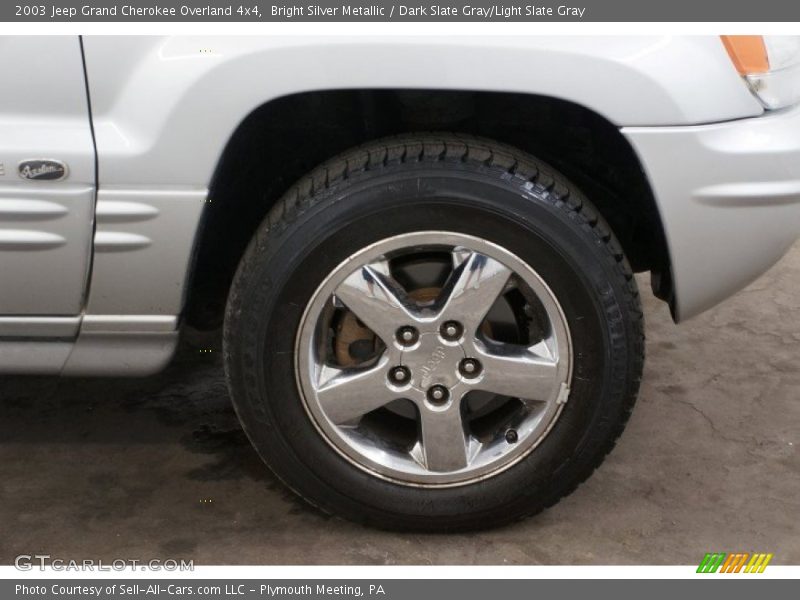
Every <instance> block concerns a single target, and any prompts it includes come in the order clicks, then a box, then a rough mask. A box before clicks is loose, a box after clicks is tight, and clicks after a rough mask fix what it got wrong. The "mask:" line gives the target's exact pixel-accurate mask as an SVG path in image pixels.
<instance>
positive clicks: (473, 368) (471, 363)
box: [458, 358, 482, 379]
mask: <svg viewBox="0 0 800 600" xmlns="http://www.w3.org/2000/svg"><path fill="white" fill-rule="evenodd" d="M481 369H482V367H481V363H479V362H478V361H477V360H475V359H474V358H465V359H464V360H462V361H461V363H460V364H459V365H458V371H459V372H460V373H461V374H462V375H463V376H464V377H466V378H467V379H472V378H474V377H477V376H478V375H480V374H481Z"/></svg>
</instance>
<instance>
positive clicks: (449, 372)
mask: <svg viewBox="0 0 800 600" xmlns="http://www.w3.org/2000/svg"><path fill="white" fill-rule="evenodd" d="M465 356H466V355H465V353H464V350H463V349H462V348H461V345H460V344H458V343H454V342H445V341H444V340H442V339H441V337H440V336H439V334H437V333H423V334H422V335H420V337H419V343H418V344H417V345H415V346H414V347H413V348H408V349H405V350H403V354H402V356H401V359H400V363H401V364H402V365H403V366H404V367H406V368H408V369H409V370H410V371H411V381H412V383H411V385H412V386H413V387H414V388H416V389H418V390H420V391H422V392H425V391H426V390H428V389H429V388H430V387H431V386H434V385H442V386H444V387H446V388H447V389H449V390H451V389H452V388H453V387H455V386H456V385H458V384H459V383H460V379H459V377H458V364H459V362H460V361H462V360H463V359H464V358H465Z"/></svg>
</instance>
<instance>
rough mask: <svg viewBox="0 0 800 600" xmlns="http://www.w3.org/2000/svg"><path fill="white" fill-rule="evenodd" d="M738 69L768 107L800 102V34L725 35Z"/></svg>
mask: <svg viewBox="0 0 800 600" xmlns="http://www.w3.org/2000/svg"><path fill="white" fill-rule="evenodd" d="M721 37H722V43H723V44H724V45H725V49H726V50H727V51H728V55H729V56H730V57H731V60H732V61H733V64H734V66H735V67H736V70H737V71H739V74H740V75H741V76H742V77H743V78H744V80H745V81H746V82H747V85H748V86H749V87H750V90H751V91H752V92H753V93H754V94H755V95H756V97H757V98H758V99H759V100H760V101H761V104H763V105H764V108H766V109H767V110H774V109H777V108H784V107H786V106H790V105H792V104H796V103H797V102H800V36H788V35H723V36H721Z"/></svg>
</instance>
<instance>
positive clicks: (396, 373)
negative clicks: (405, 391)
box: [389, 367, 411, 385]
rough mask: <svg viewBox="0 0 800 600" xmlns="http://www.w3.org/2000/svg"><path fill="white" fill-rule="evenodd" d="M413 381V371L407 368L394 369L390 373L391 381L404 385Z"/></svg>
mask: <svg viewBox="0 0 800 600" xmlns="http://www.w3.org/2000/svg"><path fill="white" fill-rule="evenodd" d="M410 379H411V371H409V370H408V369H407V368H406V367H394V368H393V369H391V370H390V371H389V381H391V382H392V383H395V384H398V385H402V384H404V383H408V381H409V380H410Z"/></svg>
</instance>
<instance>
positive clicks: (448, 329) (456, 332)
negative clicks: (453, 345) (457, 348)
mask: <svg viewBox="0 0 800 600" xmlns="http://www.w3.org/2000/svg"><path fill="white" fill-rule="evenodd" d="M463 332H464V328H463V327H462V326H461V323H459V322H458V321H446V322H444V323H442V326H441V328H440V329H439V333H440V334H441V336H442V337H443V338H444V339H446V340H448V341H450V342H455V341H456V340H458V339H460V338H461V334H462V333H463Z"/></svg>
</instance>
